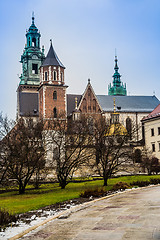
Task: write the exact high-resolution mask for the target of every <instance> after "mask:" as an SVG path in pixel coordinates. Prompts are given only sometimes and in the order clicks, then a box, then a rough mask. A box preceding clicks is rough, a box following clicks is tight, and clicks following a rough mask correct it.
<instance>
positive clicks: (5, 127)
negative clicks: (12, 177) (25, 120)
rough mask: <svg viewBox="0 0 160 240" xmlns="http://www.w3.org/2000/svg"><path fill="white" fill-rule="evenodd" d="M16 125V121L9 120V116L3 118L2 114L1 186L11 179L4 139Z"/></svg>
mask: <svg viewBox="0 0 160 240" xmlns="http://www.w3.org/2000/svg"><path fill="white" fill-rule="evenodd" d="M14 125H15V122H14V121H12V120H9V119H8V117H7V116H5V117H3V115H2V112H1V113H0V184H2V183H4V184H7V183H8V179H9V176H8V164H7V156H6V150H7V146H6V144H5V142H4V141H3V138H4V137H5V136H7V134H8V133H9V132H10V131H11V129H12V128H13V127H14Z"/></svg>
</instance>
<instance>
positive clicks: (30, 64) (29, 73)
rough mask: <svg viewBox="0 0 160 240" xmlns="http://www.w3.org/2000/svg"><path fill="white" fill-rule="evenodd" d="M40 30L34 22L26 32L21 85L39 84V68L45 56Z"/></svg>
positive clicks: (22, 56)
mask: <svg viewBox="0 0 160 240" xmlns="http://www.w3.org/2000/svg"><path fill="white" fill-rule="evenodd" d="M40 37H41V35H40V32H39V31H38V28H37V27H36V26H35V23H34V16H32V24H31V26H30V28H29V30H28V31H27V33H26V45H25V49H24V51H23V54H22V55H21V61H20V62H21V63H22V75H21V76H20V79H21V81H20V85H39V84H40V79H39V68H40V66H41V64H42V62H43V60H44V58H45V56H44V48H43V49H42V51H41V50H40Z"/></svg>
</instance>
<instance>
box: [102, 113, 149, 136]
mask: <svg viewBox="0 0 160 240" xmlns="http://www.w3.org/2000/svg"><path fill="white" fill-rule="evenodd" d="M148 114H149V113H143V112H142V113H139V112H138V113H136V112H119V122H120V123H121V124H122V125H123V126H124V127H126V119H127V118H128V117H129V118H130V119H131V120H132V127H134V128H135V127H136V125H137V127H138V132H137V136H136V140H141V139H142V123H141V120H142V118H143V117H146V116H148ZM105 117H106V119H110V118H111V113H110V112H106V113H105ZM137 138H138V139H137Z"/></svg>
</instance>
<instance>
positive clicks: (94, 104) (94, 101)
mask: <svg viewBox="0 0 160 240" xmlns="http://www.w3.org/2000/svg"><path fill="white" fill-rule="evenodd" d="M93 111H94V112H96V100H95V99H93Z"/></svg>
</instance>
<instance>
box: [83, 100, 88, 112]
mask: <svg viewBox="0 0 160 240" xmlns="http://www.w3.org/2000/svg"><path fill="white" fill-rule="evenodd" d="M83 111H84V112H87V101H86V99H85V98H84V99H83Z"/></svg>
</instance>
